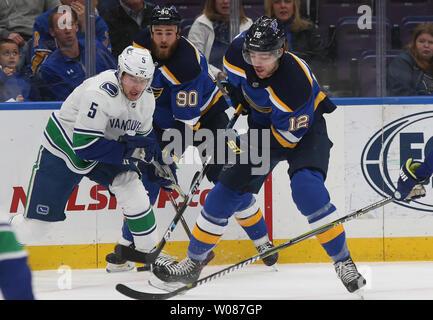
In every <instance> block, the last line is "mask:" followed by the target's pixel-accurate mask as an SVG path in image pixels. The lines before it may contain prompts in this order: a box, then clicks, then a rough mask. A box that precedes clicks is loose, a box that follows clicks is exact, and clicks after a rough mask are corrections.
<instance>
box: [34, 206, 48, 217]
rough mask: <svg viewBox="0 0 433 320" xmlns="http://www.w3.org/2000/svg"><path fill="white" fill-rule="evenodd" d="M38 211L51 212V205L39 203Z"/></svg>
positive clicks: (42, 212) (41, 212)
mask: <svg viewBox="0 0 433 320" xmlns="http://www.w3.org/2000/svg"><path fill="white" fill-rule="evenodd" d="M36 212H37V213H38V214H42V215H47V214H48V212H50V207H49V206H46V205H43V204H38V205H37V206H36Z"/></svg>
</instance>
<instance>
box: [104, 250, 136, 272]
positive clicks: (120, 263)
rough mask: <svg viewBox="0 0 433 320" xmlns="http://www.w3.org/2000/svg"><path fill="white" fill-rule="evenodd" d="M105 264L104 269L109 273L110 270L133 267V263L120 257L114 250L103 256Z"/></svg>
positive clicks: (119, 270)
mask: <svg viewBox="0 0 433 320" xmlns="http://www.w3.org/2000/svg"><path fill="white" fill-rule="evenodd" d="M105 261H107V262H108V263H107V266H106V267H105V270H106V271H107V272H109V273H112V272H126V271H131V270H133V269H134V268H135V263H134V262H132V261H128V260H125V259H123V258H122V257H120V256H119V255H118V254H117V253H116V252H111V253H109V254H107V255H106V256H105Z"/></svg>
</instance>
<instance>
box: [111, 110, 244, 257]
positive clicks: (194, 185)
mask: <svg viewBox="0 0 433 320" xmlns="http://www.w3.org/2000/svg"><path fill="white" fill-rule="evenodd" d="M241 113H242V105H241V104H239V105H238V107H237V109H236V111H235V113H234V115H233V116H232V118H231V119H230V121H229V123H228V124H227V126H226V128H225V129H226V130H228V129H232V128H233V126H234V125H235V123H236V121H237V119H238V118H239V116H240V115H241ZM210 160H211V157H210V156H209V157H208V158H207V159H206V161H205V162H204V163H203V168H202V170H201V171H197V172H196V174H195V175H194V178H193V180H192V182H191V188H190V190H189V192H188V194H187V195H186V196H185V200H184V201H183V204H182V206H181V207H180V208H179V210H178V211H177V213H176V215H175V216H174V218H173V221H172V222H171V224H170V225H169V227H168V229H167V230H166V232H165V233H164V236H163V237H162V239H161V241H160V242H159V245H158V246H157V247H156V249H155V250H154V251H152V252H149V253H144V252H140V251H137V250H135V249H133V248H131V247H126V246H123V245H121V244H118V245H116V246H115V247H114V251H115V252H116V254H118V255H120V256H121V257H122V258H123V259H126V260H128V261H133V262H139V263H146V264H147V263H153V262H154V261H155V259H156V258H157V257H158V256H159V254H160V253H161V251H162V248H163V247H164V246H165V244H166V243H167V241H168V239H169V238H170V235H171V233H172V232H173V231H174V229H175V228H176V225H177V223H178V222H179V220H180V219H181V217H182V215H183V213H184V212H185V210H186V209H187V207H188V206H189V204H190V203H191V201H192V199H193V197H194V195H195V193H196V191H197V189H198V187H199V186H200V184H201V182H202V180H203V178H204V177H205V175H206V174H207V172H208V171H209V169H210Z"/></svg>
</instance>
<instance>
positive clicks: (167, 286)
mask: <svg viewBox="0 0 433 320" xmlns="http://www.w3.org/2000/svg"><path fill="white" fill-rule="evenodd" d="M148 283H149V285H150V286H151V287H154V288H156V289H159V290H163V291H166V292H171V291H174V290H177V289H179V288H181V287H183V286H185V284H184V283H182V282H165V281H162V280H160V279H158V278H157V277H156V276H155V275H153V274H152V276H151V277H150V278H149V280H148Z"/></svg>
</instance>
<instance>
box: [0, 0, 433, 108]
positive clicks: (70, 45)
mask: <svg viewBox="0 0 433 320" xmlns="http://www.w3.org/2000/svg"><path fill="white" fill-rule="evenodd" d="M389 1H398V0H389ZM425 1H426V2H428V1H430V0H425ZM85 2H86V1H85V0H16V1H10V0H0V67H1V69H0V102H23V101H63V100H64V99H66V97H67V96H68V95H69V94H70V93H71V92H72V90H73V89H74V88H75V87H77V86H78V85H79V84H80V83H81V82H83V81H84V80H85V79H86V63H85V61H86V60H85V32H86V14H85V13H86V10H85V9H86V8H85ZM178 2H179V1H177V2H176V3H175V4H176V5H178ZM318 2H319V0H316V1H304V0H264V1H260V3H258V1H252V0H243V2H242V1H241V0H240V1H239V6H240V7H239V32H242V31H244V30H246V29H248V28H249V27H250V26H251V24H252V22H253V21H254V20H255V19H256V18H258V16H260V15H263V14H266V15H267V16H270V17H276V18H278V19H279V21H280V23H281V27H282V28H284V29H285V32H286V38H287V43H286V50H288V51H290V52H292V53H294V54H296V55H297V56H299V57H300V58H302V59H304V60H305V61H306V62H307V63H308V64H309V65H310V66H311V68H312V70H313V71H314V73H315V75H316V77H317V78H318V80H319V82H320V83H321V84H322V86H323V88H324V90H326V91H328V92H327V93H328V94H329V95H330V96H362V95H368V94H370V93H365V92H362V90H360V89H359V88H360V87H362V83H363V82H362V77H363V71H364V74H365V73H368V72H370V73H371V72H372V71H371V70H370V71H368V70H367V68H365V69H363V68H364V67H363V65H362V64H361V63H362V62H363V61H367V60H365V59H364V60H362V61H361V60H360V59H358V58H359V57H358V56H357V57H355V58H354V57H352V56H351V55H350V54H349V53H348V52H349V51H348V50H349V49H350V46H353V45H352V44H351V43H349V41H348V42H347V44H342V43H341V42H342V41H340V43H337V40H336V39H338V36H339V31H338V30H337V31H336V30H335V25H329V24H327V25H326V26H323V25H320V23H319V22H320V21H319V20H318V16H319V14H318V12H317V9H320V8H319V6H318V4H317V3H318ZM329 2H330V3H332V1H329ZM334 2H335V1H334ZM340 2H341V1H340ZM343 2H344V1H343ZM346 2H348V3H350V2H353V3H356V4H357V5H358V7H359V6H361V5H362V3H363V2H360V1H346ZM364 2H369V3H370V2H371V3H372V4H373V1H364ZM184 3H188V1H184ZM199 3H201V5H200V4H196V5H195V6H194V8H199V9H200V11H198V12H194V13H191V12H190V14H188V16H187V15H185V19H184V21H183V24H182V30H181V34H182V35H183V36H184V37H187V38H188V39H189V40H190V41H191V42H192V43H194V44H195V46H196V47H197V48H198V49H199V50H200V51H201V52H202V53H203V54H204V56H205V57H206V58H207V60H208V62H209V68H210V72H212V73H213V74H214V75H215V77H216V78H217V79H218V80H219V81H220V80H223V79H224V78H225V72H224V69H223V67H222V62H223V56H224V53H225V50H226V49H227V47H228V45H229V43H230V41H231V39H230V27H229V26H230V0H206V1H202V2H199ZM251 3H253V4H254V5H253V6H251ZM307 3H308V5H307ZM159 4H161V5H162V4H163V5H167V4H169V3H168V2H167V1H152V2H149V1H145V0H99V1H97V0H95V6H96V8H95V9H96V10H95V12H96V14H95V42H96V43H95V48H96V49H95V54H96V59H95V65H96V66H95V68H96V73H99V72H102V71H104V70H107V69H113V68H116V65H117V56H118V55H119V54H120V52H121V51H122V50H123V49H124V48H125V47H126V46H128V45H130V44H132V42H133V41H134V38H135V35H136V34H137V33H138V32H139V31H140V30H142V29H143V28H146V27H147V26H148V24H149V17H150V13H151V11H152V9H153V7H154V6H156V5H159ZM431 6H432V7H433V3H431ZM181 7H182V6H181ZM252 7H253V9H257V8H258V10H256V11H254V10H251V9H252ZM247 8H248V9H249V11H247ZM187 9H188V8H187ZM187 9H186V10H187ZM373 9H374V7H373ZM185 12H187V11H183V12H181V14H185ZM424 14H425V12H420V16H423V15H424ZM191 15H193V17H192V18H191ZM424 18H425V19H424V20H426V21H420V23H418V24H417V26H416V28H415V29H414V30H413V32H412V33H411V38H410V40H409V41H408V42H407V43H398V44H395V41H394V40H395V39H394V38H395V37H394V36H390V37H389V38H390V41H393V43H392V44H391V47H390V48H389V49H395V50H393V51H392V52H393V55H392V56H391V58H390V59H389V61H388V60H387V61H388V62H389V63H388V68H387V71H388V72H387V75H386V77H387V79H386V80H387V89H388V91H387V95H390V96H406V95H407V96H414V95H432V94H433V22H429V20H431V21H433V16H426V17H424ZM340 20H341V19H340ZM339 25H342V26H343V27H346V28H348V26H349V27H350V21H349V20H348V19H346V20H345V21H344V22H339ZM395 26H396V27H399V25H398V24H397V25H393V27H395ZM337 27H338V25H337ZM343 27H342V28H341V29H344V28H343ZM337 29H338V28H337ZM358 29H359V28H358ZM323 30H325V31H326V32H323ZM393 30H395V28H393ZM358 31H359V30H358ZM360 32H361V31H360ZM366 34H367V33H365V34H364V38H365V37H366V36H365V35H366ZM359 35H360V36H361V37H362V33H360V34H359ZM393 35H394V33H393ZM360 39H361V38H360ZM397 40H398V41H400V38H399V39H397ZM398 41H397V42H398ZM337 46H338V47H337ZM344 46H345V47H344ZM360 46H361V47H362V44H360ZM361 49H362V48H361ZM364 49H366V48H364ZM358 50H359V49H358ZM364 53H365V52H363V54H364ZM338 54H339V55H340V56H339V55H338ZM341 56H344V58H345V59H346V60H350V61H349V62H348V66H349V67H348V71H347V74H346V78H345V77H344V76H341V74H342V71H341V70H344V67H343V64H342V63H341V62H340V60H341ZM341 61H342V60H341ZM354 61H355V62H356V64H355V63H354ZM354 66H355V67H354ZM339 79H340V80H339ZM360 79H361V80H360ZM365 82H367V83H368V82H372V81H371V80H366V81H365ZM370 85H371V83H370ZM373 87H374V85H373Z"/></svg>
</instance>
